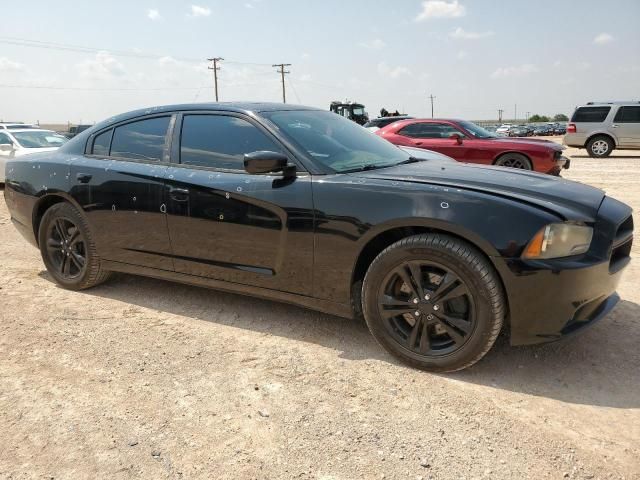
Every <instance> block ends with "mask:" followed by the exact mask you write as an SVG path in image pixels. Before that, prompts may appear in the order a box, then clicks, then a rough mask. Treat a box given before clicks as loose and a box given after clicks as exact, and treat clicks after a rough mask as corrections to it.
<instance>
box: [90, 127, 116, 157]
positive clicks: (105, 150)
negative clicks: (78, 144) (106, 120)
mask: <svg viewBox="0 0 640 480" xmlns="http://www.w3.org/2000/svg"><path fill="white" fill-rule="evenodd" d="M112 133H113V130H107V131H106V132H102V133H101V134H100V135H97V136H96V138H95V139H94V140H93V149H92V153H93V154H94V155H109V146H110V145H111V134H112Z"/></svg>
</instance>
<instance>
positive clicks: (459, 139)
mask: <svg viewBox="0 0 640 480" xmlns="http://www.w3.org/2000/svg"><path fill="white" fill-rule="evenodd" d="M449 138H452V139H454V140H455V141H456V143H457V144H458V145H462V137H461V136H460V134H458V133H452V134H451V135H449Z"/></svg>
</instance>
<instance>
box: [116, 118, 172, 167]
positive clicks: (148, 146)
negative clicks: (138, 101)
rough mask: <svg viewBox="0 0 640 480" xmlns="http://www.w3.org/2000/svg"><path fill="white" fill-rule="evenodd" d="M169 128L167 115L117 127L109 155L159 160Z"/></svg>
mask: <svg viewBox="0 0 640 480" xmlns="http://www.w3.org/2000/svg"><path fill="white" fill-rule="evenodd" d="M168 128H169V117H159V118H150V119H148V120H140V121H138V122H132V123H127V124H126V125H122V126H121V127H117V128H116V129H115V131H114V133H113V141H112V142H111V155H112V156H116V157H126V158H133V159H139V160H160V159H161V158H162V150H163V149H164V140H165V136H166V134H167V129H168Z"/></svg>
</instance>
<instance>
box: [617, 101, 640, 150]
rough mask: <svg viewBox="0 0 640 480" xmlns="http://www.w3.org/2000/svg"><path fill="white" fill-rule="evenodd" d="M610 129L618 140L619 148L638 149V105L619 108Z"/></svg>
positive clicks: (639, 123)
mask: <svg viewBox="0 0 640 480" xmlns="http://www.w3.org/2000/svg"><path fill="white" fill-rule="evenodd" d="M610 128H611V130H612V133H614V134H615V135H616V137H617V138H618V147H619V148H625V147H628V148H638V147H640V105H638V106H635V105H629V106H623V107H620V108H619V109H618V111H617V112H616V116H615V117H614V119H613V124H612V125H611V127H610Z"/></svg>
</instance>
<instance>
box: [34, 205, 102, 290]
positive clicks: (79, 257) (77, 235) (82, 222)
mask: <svg viewBox="0 0 640 480" xmlns="http://www.w3.org/2000/svg"><path fill="white" fill-rule="evenodd" d="M38 244H39V245H40V253H41V255H42V260H43V261H44V264H45V266H46V267H47V270H48V272H49V274H50V275H51V276H52V277H53V278H54V280H55V281H56V282H57V283H58V284H59V285H61V286H62V287H64V288H66V289H69V290H84V289H87V288H91V287H95V286H96V285H98V284H100V283H102V282H104V281H106V280H107V279H108V278H109V274H110V272H108V271H106V270H104V268H103V267H102V262H101V260H100V257H99V256H98V253H97V251H96V246H95V243H94V241H93V236H92V234H91V230H90V229H89V225H88V224H87V221H86V219H85V218H84V216H83V215H82V214H81V213H80V212H79V211H78V210H77V209H76V208H75V207H74V206H72V205H71V204H69V203H65V202H62V203H56V204H55V205H53V206H52V207H51V208H49V209H48V210H47V211H46V212H45V213H44V215H43V217H42V221H41V222H40V228H39V230H38Z"/></svg>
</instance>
